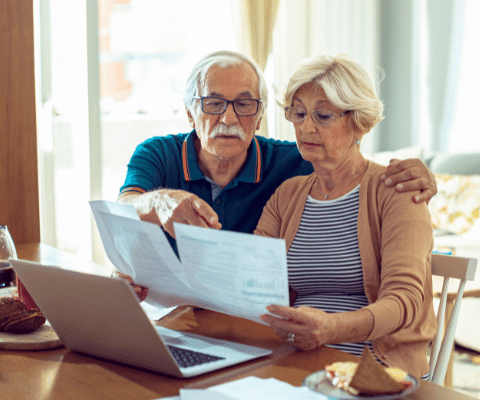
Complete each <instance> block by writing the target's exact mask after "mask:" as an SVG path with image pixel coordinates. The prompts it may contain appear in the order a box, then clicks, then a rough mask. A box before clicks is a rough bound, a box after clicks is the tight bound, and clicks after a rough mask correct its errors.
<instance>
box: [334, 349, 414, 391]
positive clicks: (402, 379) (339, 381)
mask: <svg viewBox="0 0 480 400" xmlns="http://www.w3.org/2000/svg"><path fill="white" fill-rule="evenodd" d="M325 370H326V375H327V378H328V379H329V380H330V381H331V382H332V384H333V385H334V386H335V387H338V388H340V389H342V390H344V391H346V392H348V393H350V394H353V395H354V396H357V395H359V394H365V395H388V394H397V393H400V392H402V391H403V390H405V389H407V388H408V387H411V386H412V384H411V383H410V382H409V381H407V380H406V378H407V373H406V372H405V371H403V370H401V369H399V368H385V367H383V366H382V365H381V364H379V363H378V362H377V361H376V360H375V358H374V356H373V354H372V353H371V352H370V350H368V348H366V347H365V349H364V350H363V354H362V358H361V359H360V362H359V363H356V362H336V363H333V364H331V365H327V366H326V367H325Z"/></svg>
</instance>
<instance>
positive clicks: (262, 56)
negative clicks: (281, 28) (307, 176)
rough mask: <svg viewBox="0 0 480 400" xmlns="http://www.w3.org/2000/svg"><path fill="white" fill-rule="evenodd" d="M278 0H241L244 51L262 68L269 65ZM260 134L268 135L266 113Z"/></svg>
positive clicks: (242, 46)
mask: <svg viewBox="0 0 480 400" xmlns="http://www.w3.org/2000/svg"><path fill="white" fill-rule="evenodd" d="M277 9H278V0H261V1H259V0H240V12H241V27H242V45H241V48H242V51H243V52H244V53H245V54H247V55H248V56H250V57H251V58H253V59H254V60H255V61H256V62H257V64H258V65H259V66H260V68H261V69H262V70H264V69H265V66H266V65H267V61H268V56H269V54H270V50H271V46H272V31H273V27H274V26H275V18H276V15H277ZM257 133H258V134H259V135H262V136H266V137H268V125H267V115H266V113H264V115H263V119H262V126H261V127H260V131H259V132H257Z"/></svg>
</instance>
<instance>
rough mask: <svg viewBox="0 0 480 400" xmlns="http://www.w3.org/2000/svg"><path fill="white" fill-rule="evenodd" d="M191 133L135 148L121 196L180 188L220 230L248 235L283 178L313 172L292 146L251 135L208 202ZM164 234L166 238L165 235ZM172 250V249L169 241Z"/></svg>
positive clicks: (207, 187)
mask: <svg viewBox="0 0 480 400" xmlns="http://www.w3.org/2000/svg"><path fill="white" fill-rule="evenodd" d="M195 138H196V132H195V131H192V132H190V133H189V134H178V135H169V136H161V137H159V136H157V137H153V138H150V139H148V140H146V141H144V142H143V143H141V144H140V145H138V146H137V148H136V149H135V152H134V153H133V155H132V158H131V159H130V162H129V164H128V171H127V176H126V179H125V183H124V185H123V186H122V187H121V189H120V192H121V193H125V192H128V191H136V192H140V193H145V192H149V191H152V190H155V189H159V188H166V189H181V190H186V191H188V192H190V193H194V194H196V195H197V196H198V197H200V198H201V199H203V200H205V201H206V202H207V203H208V204H210V206H211V207H212V208H213V210H214V211H215V212H216V213H217V214H218V218H219V221H220V223H221V224H222V229H225V230H229V231H236V232H245V233H253V231H254V229H255V228H256V226H257V223H258V220H259V219H260V216H261V214H262V210H263V207H264V206H265V204H266V202H267V201H268V199H269V198H270V197H271V196H272V194H273V193H274V192H275V190H276V188H277V187H278V186H279V185H280V184H281V183H282V182H284V181H285V180H287V179H289V178H292V177H294V176H297V175H308V174H310V173H312V172H313V167H312V165H311V163H309V162H307V161H304V160H303V159H302V157H301V156H300V154H299V152H298V149H297V146H296V144H295V143H292V142H287V141H279V140H274V139H266V138H264V137H261V136H255V137H254V139H253V140H252V143H251V144H250V147H249V149H248V156H247V161H246V163H245V165H244V167H243V168H242V170H241V171H240V173H239V174H238V175H237V176H236V177H235V178H234V179H233V180H232V181H231V182H230V183H229V184H228V185H227V186H225V187H224V188H223V189H222V190H221V192H220V193H219V195H218V196H217V197H216V198H215V200H213V199H212V186H211V183H210V182H208V181H207V179H206V177H205V175H204V174H203V172H202V171H201V170H200V166H199V165H198V157H197V153H196V151H195ZM167 236H168V235H167ZM169 240H170V242H171V243H172V245H173V247H174V249H175V250H176V245H175V243H174V241H173V239H172V238H170V237H169Z"/></svg>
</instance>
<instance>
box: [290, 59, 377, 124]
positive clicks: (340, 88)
mask: <svg viewBox="0 0 480 400" xmlns="http://www.w3.org/2000/svg"><path fill="white" fill-rule="evenodd" d="M310 82H315V83H316V84H318V85H319V86H320V87H322V89H323V90H324V92H325V94H326V96H327V98H328V100H329V101H330V103H332V105H334V106H335V107H337V108H340V109H341V110H350V111H352V112H351V113H349V118H350V120H351V121H352V122H353V123H354V124H355V125H356V126H357V127H358V128H359V129H360V130H361V131H362V132H363V133H367V132H369V131H370V130H371V129H372V128H373V127H374V126H375V125H376V124H377V123H378V122H380V121H381V120H382V119H383V118H384V117H383V115H382V113H383V103H382V102H381V101H380V99H379V98H378V96H377V93H376V90H375V87H374V85H373V82H372V80H371V79H370V77H369V76H368V74H367V72H366V71H365V70H364V69H363V68H362V67H361V66H360V65H359V64H357V63H355V62H354V61H352V60H351V59H350V57H348V56H347V55H346V54H338V55H336V56H333V55H323V54H322V55H319V56H316V57H311V58H307V59H305V60H303V61H302V62H301V63H300V66H299V67H298V69H297V70H296V71H295V72H294V73H293V75H292V77H291V78H290V80H289V82H288V84H287V88H286V91H285V97H284V104H283V106H284V107H288V106H291V105H293V97H294V96H295V93H296V92H297V90H298V89H299V88H300V87H301V86H303V85H305V84H306V83H310Z"/></svg>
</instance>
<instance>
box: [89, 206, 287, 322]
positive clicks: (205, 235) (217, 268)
mask: <svg viewBox="0 0 480 400" xmlns="http://www.w3.org/2000/svg"><path fill="white" fill-rule="evenodd" d="M105 203H107V202H99V201H95V202H91V203H90V204H91V207H92V210H95V211H94V216H95V220H96V221H97V226H98V228H99V232H100V236H101V238H102V242H103V244H104V246H105V250H106V252H107V255H108V256H109V258H110V260H111V261H112V263H113V264H114V265H115V267H117V268H118V269H119V270H120V271H121V272H124V273H126V274H128V275H130V276H132V278H133V279H134V281H135V282H136V283H138V284H140V285H143V286H147V287H148V288H149V295H148V297H147V302H151V303H152V304H160V305H161V306H163V307H172V306H178V305H184V304H185V305H195V306H200V307H204V308H208V309H211V310H214V311H220V312H223V313H226V314H230V315H234V316H238V317H243V318H248V319H250V320H253V321H256V322H260V323H264V322H263V321H262V320H261V319H260V315H261V314H264V313H265V312H266V309H265V307H266V306H267V305H269V304H272V303H275V304H281V305H288V304H289V294H288V276H287V265H286V251H285V241H284V240H282V239H272V238H265V237H260V236H254V235H248V234H242V233H235V232H227V231H217V230H214V229H207V228H199V227H195V226H189V225H182V224H175V231H176V237H177V245H178V250H179V255H180V259H181V260H182V262H181V263H180V261H179V260H178V258H177V256H176V255H175V253H174V252H173V250H172V248H171V246H170V244H169V242H168V240H167V238H166V236H165V234H164V233H163V231H162V229H160V228H159V227H158V226H157V225H155V224H151V223H148V222H145V221H141V220H140V219H139V218H138V216H137V215H136V213H135V215H132V211H131V210H128V211H127V210H122V208H130V207H131V208H132V209H133V207H132V206H126V205H121V204H116V206H118V207H112V206H110V205H109V204H105ZM116 261H118V262H119V265H117V264H115V262H116Z"/></svg>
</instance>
